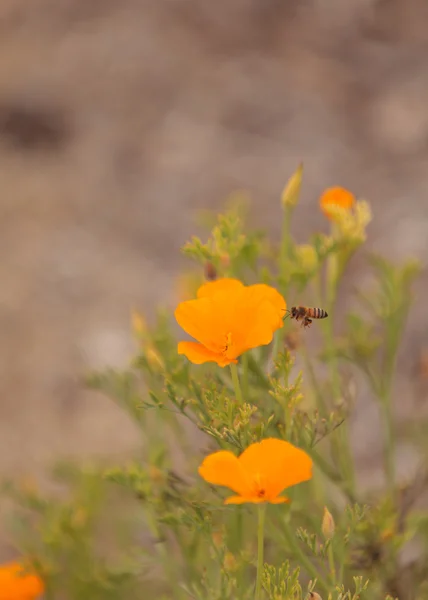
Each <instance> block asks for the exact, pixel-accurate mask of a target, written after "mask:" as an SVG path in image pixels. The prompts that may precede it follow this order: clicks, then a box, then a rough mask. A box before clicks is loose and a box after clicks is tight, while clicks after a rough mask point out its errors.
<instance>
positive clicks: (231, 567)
mask: <svg viewBox="0 0 428 600" xmlns="http://www.w3.org/2000/svg"><path fill="white" fill-rule="evenodd" d="M223 564H224V569H225V571H236V569H237V568H238V563H237V560H236V558H235V557H234V556H233V554H232V553H231V552H226V554H225V556H224V563H223Z"/></svg>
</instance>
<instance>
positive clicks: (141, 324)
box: [131, 310, 147, 338]
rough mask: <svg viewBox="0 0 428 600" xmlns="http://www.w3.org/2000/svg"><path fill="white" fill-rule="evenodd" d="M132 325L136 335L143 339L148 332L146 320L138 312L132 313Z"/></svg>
mask: <svg viewBox="0 0 428 600" xmlns="http://www.w3.org/2000/svg"><path fill="white" fill-rule="evenodd" d="M131 325H132V329H133V331H134V333H135V335H136V336H137V337H139V338H141V337H143V336H144V334H145V333H146V332H147V322H146V319H145V318H144V317H143V315H142V314H141V313H139V312H138V311H136V310H133V311H132V312H131Z"/></svg>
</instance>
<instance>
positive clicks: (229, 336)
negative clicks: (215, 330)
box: [223, 331, 232, 355]
mask: <svg viewBox="0 0 428 600" xmlns="http://www.w3.org/2000/svg"><path fill="white" fill-rule="evenodd" d="M231 346H232V334H231V332H230V331H229V333H227V334H226V343H225V345H224V347H223V354H225V355H227V351H228V350H229V348H230V347H231Z"/></svg>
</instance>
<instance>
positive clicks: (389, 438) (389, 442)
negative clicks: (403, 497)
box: [380, 395, 395, 499]
mask: <svg viewBox="0 0 428 600" xmlns="http://www.w3.org/2000/svg"><path fill="white" fill-rule="evenodd" d="M380 404H381V411H382V417H383V419H382V420H383V427H384V441H385V472H386V481H387V485H388V490H389V493H390V494H391V498H392V499H394V497H395V443H394V419H393V416H392V410H391V402H390V398H389V396H388V395H387V396H386V397H384V398H381V402H380Z"/></svg>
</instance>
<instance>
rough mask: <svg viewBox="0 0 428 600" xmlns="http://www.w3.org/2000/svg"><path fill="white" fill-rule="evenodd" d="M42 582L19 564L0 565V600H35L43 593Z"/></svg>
mask: <svg viewBox="0 0 428 600" xmlns="http://www.w3.org/2000/svg"><path fill="white" fill-rule="evenodd" d="M44 589H45V588H44V585H43V582H42V580H41V579H40V578H39V577H38V576H37V575H35V574H31V573H28V572H27V571H25V570H24V567H23V565H22V564H21V563H19V562H10V563H6V564H4V565H0V600H35V599H36V598H38V597H40V596H41V594H43V592H44Z"/></svg>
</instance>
